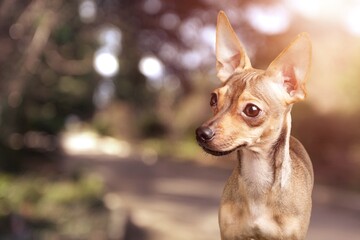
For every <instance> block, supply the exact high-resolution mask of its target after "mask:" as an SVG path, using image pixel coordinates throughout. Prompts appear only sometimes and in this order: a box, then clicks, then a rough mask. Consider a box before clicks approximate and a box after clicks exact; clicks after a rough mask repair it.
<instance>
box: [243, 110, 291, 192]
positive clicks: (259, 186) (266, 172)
mask: <svg viewBox="0 0 360 240" xmlns="http://www.w3.org/2000/svg"><path fill="white" fill-rule="evenodd" d="M290 130H291V115H290V111H289V112H288V113H286V114H285V117H284V122H283V124H282V128H280V129H279V131H278V133H277V134H276V136H274V138H273V140H272V141H269V142H267V143H265V144H262V145H261V147H254V148H250V149H249V148H244V149H241V150H239V152H238V161H239V168H238V169H239V175H240V177H241V178H242V179H243V181H244V182H245V185H246V189H247V191H248V193H249V194H252V195H253V196H254V197H256V196H262V195H264V194H265V193H267V192H268V191H269V190H270V189H271V187H272V186H274V185H275V184H279V185H280V187H281V188H283V187H285V186H286V184H287V182H288V180H289V177H290V174H291V166H290V153H289V149H290Z"/></svg>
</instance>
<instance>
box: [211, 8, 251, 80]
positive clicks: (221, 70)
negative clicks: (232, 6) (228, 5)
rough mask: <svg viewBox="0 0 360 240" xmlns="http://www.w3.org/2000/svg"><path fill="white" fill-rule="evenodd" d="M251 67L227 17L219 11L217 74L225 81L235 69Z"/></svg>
mask: <svg viewBox="0 0 360 240" xmlns="http://www.w3.org/2000/svg"><path fill="white" fill-rule="evenodd" d="M249 67H251V63H250V60H249V58H248V56H247V55H246V52H245V49H244V48H243V46H242V45H241V43H240V41H239V39H238V38H237V36H236V34H235V32H234V30H233V28H232V27H231V25H230V22H229V20H228V18H227V17H226V15H225V13H224V12H223V11H220V12H219V15H218V19H217V26H216V69H217V76H218V78H219V79H220V80H221V81H222V82H225V81H226V80H227V79H228V78H229V77H230V75H231V74H233V73H234V71H235V70H236V69H240V70H241V69H245V68H249Z"/></svg>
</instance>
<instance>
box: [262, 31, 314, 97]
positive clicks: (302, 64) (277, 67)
mask: <svg viewBox="0 0 360 240" xmlns="http://www.w3.org/2000/svg"><path fill="white" fill-rule="evenodd" d="M310 65H311V42H310V38H309V36H308V34H307V33H301V34H300V35H299V36H298V37H297V38H296V39H295V40H294V41H293V42H292V43H291V44H290V45H289V46H288V47H287V48H285V49H284V50H283V51H282V52H281V53H280V55H279V56H278V57H277V58H275V60H274V61H273V62H272V63H271V64H270V66H269V68H268V71H271V72H273V73H275V74H277V76H278V77H276V79H278V80H279V81H280V83H281V84H282V86H283V88H284V89H285V91H286V93H287V94H286V98H287V99H286V101H287V103H289V104H290V103H294V102H297V101H301V100H303V99H304V98H305V96H306V89H305V83H306V80H307V78H308V76H309V73H310Z"/></svg>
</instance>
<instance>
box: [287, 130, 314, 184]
mask: <svg viewBox="0 0 360 240" xmlns="http://www.w3.org/2000/svg"><path fill="white" fill-rule="evenodd" d="M290 156H291V159H292V161H293V164H295V165H298V167H301V168H302V167H304V168H305V169H306V171H307V172H308V173H309V174H310V176H311V180H312V181H314V172H313V166H312V163H311V159H310V157H309V154H308V153H307V151H306V150H305V148H304V146H303V145H302V144H301V142H300V141H299V140H297V139H296V138H295V137H293V136H291V137H290Z"/></svg>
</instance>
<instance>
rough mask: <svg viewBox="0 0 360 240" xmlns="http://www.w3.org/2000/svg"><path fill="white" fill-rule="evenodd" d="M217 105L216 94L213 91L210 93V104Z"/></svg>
mask: <svg viewBox="0 0 360 240" xmlns="http://www.w3.org/2000/svg"><path fill="white" fill-rule="evenodd" d="M216 105H217V96H216V94H215V93H212V94H211V98H210V106H212V107H215V106H216Z"/></svg>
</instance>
